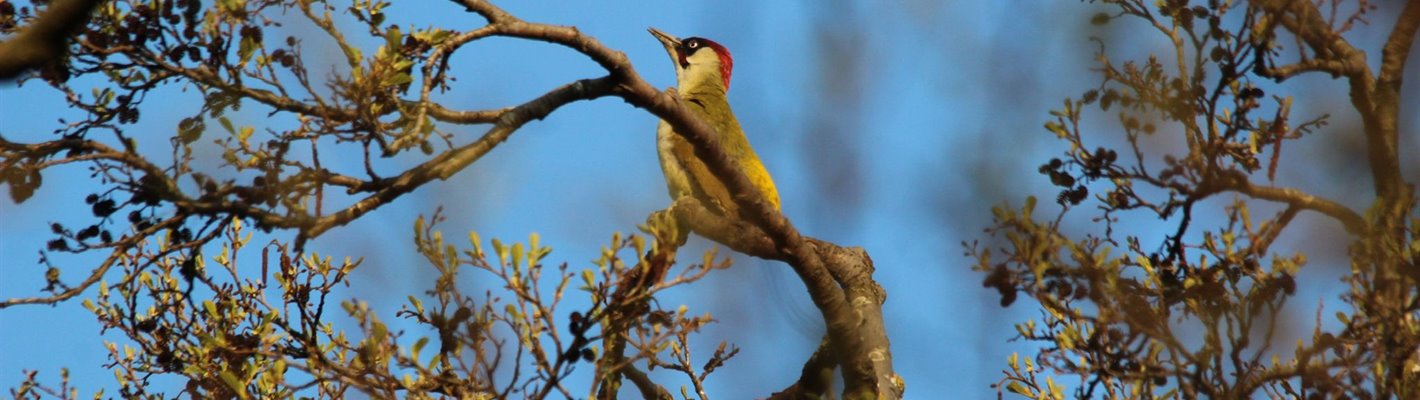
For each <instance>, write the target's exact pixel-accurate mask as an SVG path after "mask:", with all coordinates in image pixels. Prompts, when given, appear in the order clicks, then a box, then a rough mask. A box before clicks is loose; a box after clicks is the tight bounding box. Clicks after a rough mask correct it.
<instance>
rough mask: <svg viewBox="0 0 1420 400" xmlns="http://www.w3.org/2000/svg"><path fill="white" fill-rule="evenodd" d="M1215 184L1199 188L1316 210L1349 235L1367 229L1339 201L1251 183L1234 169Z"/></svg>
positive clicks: (1298, 191) (1294, 190)
mask: <svg viewBox="0 0 1420 400" xmlns="http://www.w3.org/2000/svg"><path fill="white" fill-rule="evenodd" d="M1216 184H1217V185H1218V186H1216V187H1214V188H1213V189H1214V190H1207V188H1206V187H1200V189H1202V191H1203V192H1205V193H1206V192H1210V191H1212V192H1218V191H1234V192H1238V193H1242V194H1244V195H1247V196H1249V197H1252V198H1257V199H1262V200H1270V201H1275V202H1279V203H1287V205H1289V206H1290V207H1296V208H1299V209H1304V210H1312V211H1316V212H1319V213H1322V214H1324V215H1326V216H1328V217H1332V218H1334V219H1336V220H1337V221H1339V222H1341V225H1342V226H1345V227H1346V231H1347V232H1349V233H1351V234H1353V235H1358V236H1359V235H1364V234H1365V232H1366V230H1367V229H1366V227H1367V224H1366V219H1365V218H1362V217H1361V214H1358V213H1356V212H1355V211H1352V210H1351V209H1350V208H1347V207H1346V206H1344V205H1341V203H1337V202H1335V201H1332V200H1330V199H1326V198H1322V197H1317V196H1313V195H1311V194H1308V193H1307V192H1303V191H1301V190H1297V189H1293V188H1284V187H1275V186H1258V185H1254V184H1253V183H1252V182H1251V181H1248V180H1247V177H1246V176H1244V175H1243V174H1242V173H1241V172H1238V171H1232V173H1226V174H1224V175H1223V177H1222V179H1221V180H1220V181H1218V182H1216Z"/></svg>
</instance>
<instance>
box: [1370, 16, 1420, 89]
mask: <svg viewBox="0 0 1420 400" xmlns="http://www.w3.org/2000/svg"><path fill="white" fill-rule="evenodd" d="M1417 31H1420V0H1410V1H1408V2H1406V3H1405V8H1404V9H1402V10H1401V11H1400V17H1398V18H1396V21H1395V30H1392V31H1391V32H1390V38H1388V39H1386V41H1385V46H1384V47H1382V48H1381V73H1380V78H1379V79H1378V80H1379V81H1380V84H1381V85H1382V86H1397V87H1398V86H1400V81H1401V79H1400V78H1401V77H1402V76H1403V75H1404V74H1405V60H1406V58H1409V57H1410V48H1411V46H1412V45H1413V44H1414V43H1415V34H1416V32H1417Z"/></svg>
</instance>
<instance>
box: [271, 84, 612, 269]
mask: <svg viewBox="0 0 1420 400" xmlns="http://www.w3.org/2000/svg"><path fill="white" fill-rule="evenodd" d="M614 87H615V81H614V80H613V79H612V78H611V77H602V78H597V79H584V80H580V81H576V82H572V83H570V84H567V85H563V86H562V87H559V88H557V89H553V90H552V91H551V92H548V93H546V94H544V95H542V96H540V97H538V98H536V99H533V100H532V101H529V102H527V103H523V104H522V105H519V106H517V107H513V108H511V109H508V110H507V111H504V112H502V113H500V114H499V116H498V118H497V121H498V122H497V123H495V124H494V125H493V127H492V128H490V129H489V130H488V132H487V133H484V134H483V136H482V137H480V138H479V139H478V140H476V141H474V142H473V143H469V144H466V145H463V146H461V147H459V148H456V149H453V150H450V151H447V152H444V153H443V154H440V155H439V156H438V157H434V158H433V159H430V160H429V161H425V162H424V163H422V164H419V166H416V167H414V168H410V169H409V170H406V171H404V173H401V174H399V176H396V177H393V178H389V179H385V180H383V181H380V182H378V183H377V184H376V185H375V187H378V189H376V190H374V193H373V194H371V195H370V196H368V197H365V198H364V199H361V200H360V201H357V202H355V204H351V205H350V206H348V207H346V208H344V209H342V210H340V211H337V212H335V213H332V214H329V215H326V216H323V217H320V218H319V219H317V220H315V222H314V223H312V224H310V225H309V226H306V227H305V228H304V229H303V230H302V232H301V234H302V236H303V237H304V238H312V237H316V236H320V234H322V233H325V231H327V230H330V229H331V228H334V227H337V226H341V225H345V224H348V223H350V221H354V220H355V218H359V217H360V216H361V215H365V213H368V212H370V211H371V210H374V209H376V208H378V207H380V206H381V205H384V204H385V203H388V202H390V201H392V200H394V199H395V198H398V197H400V196H403V195H404V194H406V193H409V192H411V191H413V190H414V189H416V188H418V187H419V186H422V185H424V184H425V183H427V182H429V181H431V180H434V179H439V180H444V179H449V177H451V176H453V175H454V174H455V173H457V172H459V171H461V170H463V169H464V168H465V167H468V166H469V165H470V164H473V162H474V161H478V159H480V158H482V157H483V155H484V154H488V152H489V151H491V150H493V147H494V146H497V145H498V144H499V143H503V141H505V140H508V137H509V136H511V135H512V134H513V132H514V131H516V130H518V128H520V127H522V126H523V124H526V123H528V122H529V121H532V120H537V119H543V118H545V117H547V115H548V114H551V113H552V111H553V110H556V109H557V108H559V107H562V106H563V105H565V104H567V103H571V102H574V101H578V100H590V99H595V98H598V97H602V96H606V95H608V94H610V93H611V92H612V91H613V88H614ZM300 243H301V241H300V240H298V246H297V247H298V248H299V247H300V246H299V244H300Z"/></svg>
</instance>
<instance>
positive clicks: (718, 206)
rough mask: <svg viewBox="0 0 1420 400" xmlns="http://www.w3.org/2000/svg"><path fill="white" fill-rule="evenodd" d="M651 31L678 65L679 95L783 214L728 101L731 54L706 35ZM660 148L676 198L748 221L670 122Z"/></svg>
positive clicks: (660, 130) (660, 132) (659, 133)
mask: <svg viewBox="0 0 1420 400" xmlns="http://www.w3.org/2000/svg"><path fill="white" fill-rule="evenodd" d="M648 30H649V31H650V32H651V35H652V36H654V37H655V38H656V39H657V40H659V41H660V42H661V45H663V46H665V49H666V53H667V54H668V55H669V56H670V58H671V62H672V63H673V64H674V65H675V73H676V91H675V95H677V96H680V98H681V99H682V100H684V104H685V106H686V107H687V108H689V109H690V111H691V112H693V113H695V114H696V115H697V116H698V117H699V118H700V120H701V121H704V122H705V123H706V124H708V125H710V127H712V128H714V131H715V132H714V133H715V135H714V137H713V140H714V142H715V143H716V144H717V145H719V146H720V148H721V149H722V150H724V151H725V153H726V154H728V155H729V156H730V158H731V160H732V161H733V164H734V168H735V169H738V170H739V171H740V172H742V173H744V174H745V176H746V177H748V178H749V181H750V183H751V184H752V185H753V186H754V188H756V189H758V190H759V192H760V195H761V196H762V198H763V199H764V200H765V201H767V202H768V203H769V205H770V206H772V207H773V208H774V210H775V211H780V209H779V190H778V189H777V188H776V187H775V186H774V179H773V178H772V177H771V176H770V175H769V170H767V169H765V168H764V163H762V162H760V160H759V156H758V155H757V154H755V152H754V148H753V147H750V144H749V139H748V138H746V137H745V133H744V130H743V129H742V128H740V122H739V120H737V119H736V118H735V113H734V111H732V110H731V109H730V103H729V100H728V98H727V97H726V93H727V92H728V91H729V89H730V75H731V73H732V72H733V68H734V58H733V57H731V56H730V50H729V49H726V48H725V46H723V45H721V44H719V43H717V42H715V41H713V40H710V39H706V38H702V37H688V38H685V39H678V38H676V37H675V36H672V35H670V34H667V33H665V32H662V31H661V30H659V29H656V28H649V29H648ZM656 150H657V153H658V154H659V155H660V162H661V172H663V173H664V174H665V176H666V187H667V189H668V191H669V192H670V196H671V199H672V200H676V199H679V198H681V197H684V196H693V197H694V198H695V199H696V200H700V201H701V202H702V203H704V204H706V207H707V208H709V209H711V210H713V211H715V212H718V213H720V214H721V215H724V216H727V217H732V218H740V219H745V216H744V215H741V212H743V210H741V209H740V207H739V204H737V203H736V202H735V200H734V194H733V193H730V190H729V189H728V188H727V187H726V185H725V183H724V182H723V181H721V180H720V178H717V177H716V176H715V175H714V174H713V173H711V172H710V169H709V168H708V167H707V166H706V165H705V162H704V160H702V159H700V157H699V156H698V155H696V153H695V148H694V147H693V146H691V144H690V142H689V141H687V140H686V139H685V137H684V136H682V135H681V134H680V133H677V132H676V131H675V129H674V128H673V127H671V125H670V124H669V123H667V122H666V121H665V120H661V122H660V124H659V125H658V126H657V127H656Z"/></svg>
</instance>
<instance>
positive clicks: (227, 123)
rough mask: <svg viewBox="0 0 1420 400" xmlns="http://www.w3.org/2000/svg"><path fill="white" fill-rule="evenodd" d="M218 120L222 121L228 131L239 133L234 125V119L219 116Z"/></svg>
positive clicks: (223, 126) (223, 127)
mask: <svg viewBox="0 0 1420 400" xmlns="http://www.w3.org/2000/svg"><path fill="white" fill-rule="evenodd" d="M217 122H220V123H222V129H226V130H227V133H230V134H233V135H235V134H237V129H236V128H233V127H232V120H230V119H227V117H218V118H217Z"/></svg>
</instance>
